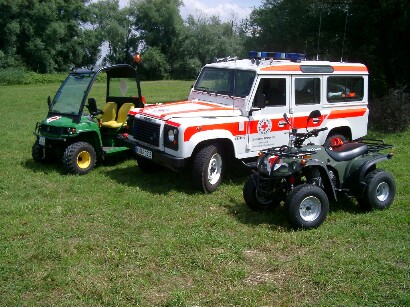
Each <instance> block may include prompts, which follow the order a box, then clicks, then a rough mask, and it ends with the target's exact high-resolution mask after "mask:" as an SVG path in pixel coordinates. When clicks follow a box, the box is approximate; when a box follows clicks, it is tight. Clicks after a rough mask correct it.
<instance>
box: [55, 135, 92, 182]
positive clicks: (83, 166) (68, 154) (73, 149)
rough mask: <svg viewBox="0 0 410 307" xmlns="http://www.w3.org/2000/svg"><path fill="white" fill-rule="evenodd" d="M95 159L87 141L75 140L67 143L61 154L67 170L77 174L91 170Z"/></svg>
mask: <svg viewBox="0 0 410 307" xmlns="http://www.w3.org/2000/svg"><path fill="white" fill-rule="evenodd" d="M96 161H97V157H96V153H95V150H94V148H93V147H92V146H91V144H89V143H87V142H77V143H73V144H71V145H69V146H68V147H67V148H66V150H65V151H64V155H63V164H64V166H65V167H66V168H67V170H68V171H69V172H71V173H75V174H79V175H84V174H87V173H88V172H89V171H90V170H92V169H93V168H94V166H95V163H96Z"/></svg>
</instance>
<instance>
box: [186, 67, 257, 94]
mask: <svg viewBox="0 0 410 307" xmlns="http://www.w3.org/2000/svg"><path fill="white" fill-rule="evenodd" d="M255 75H256V72H255V71H248V70H235V69H222V68H212V67H206V68H204V69H203V70H202V72H201V75H200V76H199V78H198V81H197V82H196V84H195V86H194V89H195V90H198V91H204V92H208V93H215V94H221V95H229V96H235V97H245V96H247V95H249V92H250V90H251V87H252V84H253V81H254V79H255Z"/></svg>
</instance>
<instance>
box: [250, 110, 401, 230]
mask: <svg viewBox="0 0 410 307" xmlns="http://www.w3.org/2000/svg"><path fill="white" fill-rule="evenodd" d="M320 116H321V114H320V111H317V110H316V111H312V112H311V113H310V115H309V116H308V120H307V122H309V120H311V119H317V118H320ZM284 119H285V122H286V123H287V124H288V125H291V124H290V122H289V119H288V117H287V115H286V114H284ZM326 129H327V128H321V129H320V128H319V129H317V128H315V129H313V130H310V131H308V130H307V128H306V132H298V129H295V128H292V129H291V132H290V141H289V144H288V145H284V146H281V147H275V148H270V149H268V150H264V151H262V152H261V155H260V157H259V158H258V160H257V162H256V163H255V162H253V163H248V164H246V165H247V166H248V167H251V168H254V169H256V170H254V171H253V174H252V175H251V176H250V177H249V178H248V180H247V181H246V183H245V185H244V188H243V197H244V200H245V202H246V204H247V205H248V206H249V207H250V208H251V209H252V210H261V209H266V208H269V207H274V206H276V205H278V204H280V203H281V202H284V207H285V211H286V215H287V218H288V221H289V223H290V224H291V225H292V226H293V227H294V228H296V229H298V228H304V229H311V228H316V227H318V226H320V225H321V224H322V223H323V222H324V221H325V219H326V218H327V215H328V212H329V199H331V200H333V201H338V200H339V199H340V196H341V195H346V196H348V197H354V198H356V199H357V201H358V203H359V205H361V206H362V207H363V209H365V210H382V209H387V208H388V207H389V206H390V205H391V203H392V202H393V200H394V196H395V192H396V184H395V181H394V178H393V176H392V175H391V174H389V173H388V172H386V171H384V170H381V169H378V168H377V167H376V164H377V163H379V162H382V161H384V160H388V159H391V158H392V156H393V154H392V153H387V154H386V153H382V151H383V150H385V149H390V148H392V147H393V146H392V145H388V144H385V143H384V142H383V141H381V140H370V139H368V140H365V139H362V140H359V141H355V142H343V141H341V140H337V139H335V140H333V144H331V146H329V147H328V146H319V145H314V144H313V143H311V142H310V143H309V144H307V145H303V143H304V142H305V141H306V140H308V139H309V138H313V137H317V136H318V134H319V133H320V132H321V131H323V130H326Z"/></svg>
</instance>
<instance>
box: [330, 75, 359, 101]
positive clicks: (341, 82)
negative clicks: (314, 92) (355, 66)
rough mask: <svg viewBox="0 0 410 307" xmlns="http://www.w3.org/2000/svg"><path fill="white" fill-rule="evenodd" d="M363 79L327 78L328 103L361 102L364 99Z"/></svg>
mask: <svg viewBox="0 0 410 307" xmlns="http://www.w3.org/2000/svg"><path fill="white" fill-rule="evenodd" d="M363 92H364V80H363V77H356V76H345V77H329V78H327V101H328V102H341V101H358V100H359V101H360V100H362V99H363Z"/></svg>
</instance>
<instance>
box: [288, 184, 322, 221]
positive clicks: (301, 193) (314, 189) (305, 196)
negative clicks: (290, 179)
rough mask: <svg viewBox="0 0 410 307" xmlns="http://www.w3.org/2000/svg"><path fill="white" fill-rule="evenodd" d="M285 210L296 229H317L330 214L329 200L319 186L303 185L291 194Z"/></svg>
mask: <svg viewBox="0 0 410 307" xmlns="http://www.w3.org/2000/svg"><path fill="white" fill-rule="evenodd" d="M285 209H286V214H287V216H288V220H289V222H290V224H291V225H292V226H293V227H294V228H305V229H311V228H316V227H318V226H320V225H321V224H322V223H323V222H324V221H325V219H326V217H327V215H328V213H329V199H328V198H327V195H326V193H325V192H324V191H323V190H322V189H321V188H319V187H318V186H315V185H313V184H303V185H300V186H297V187H296V188H294V189H293V190H292V191H291V192H290V193H289V195H288V197H287V198H286V202H285Z"/></svg>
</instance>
